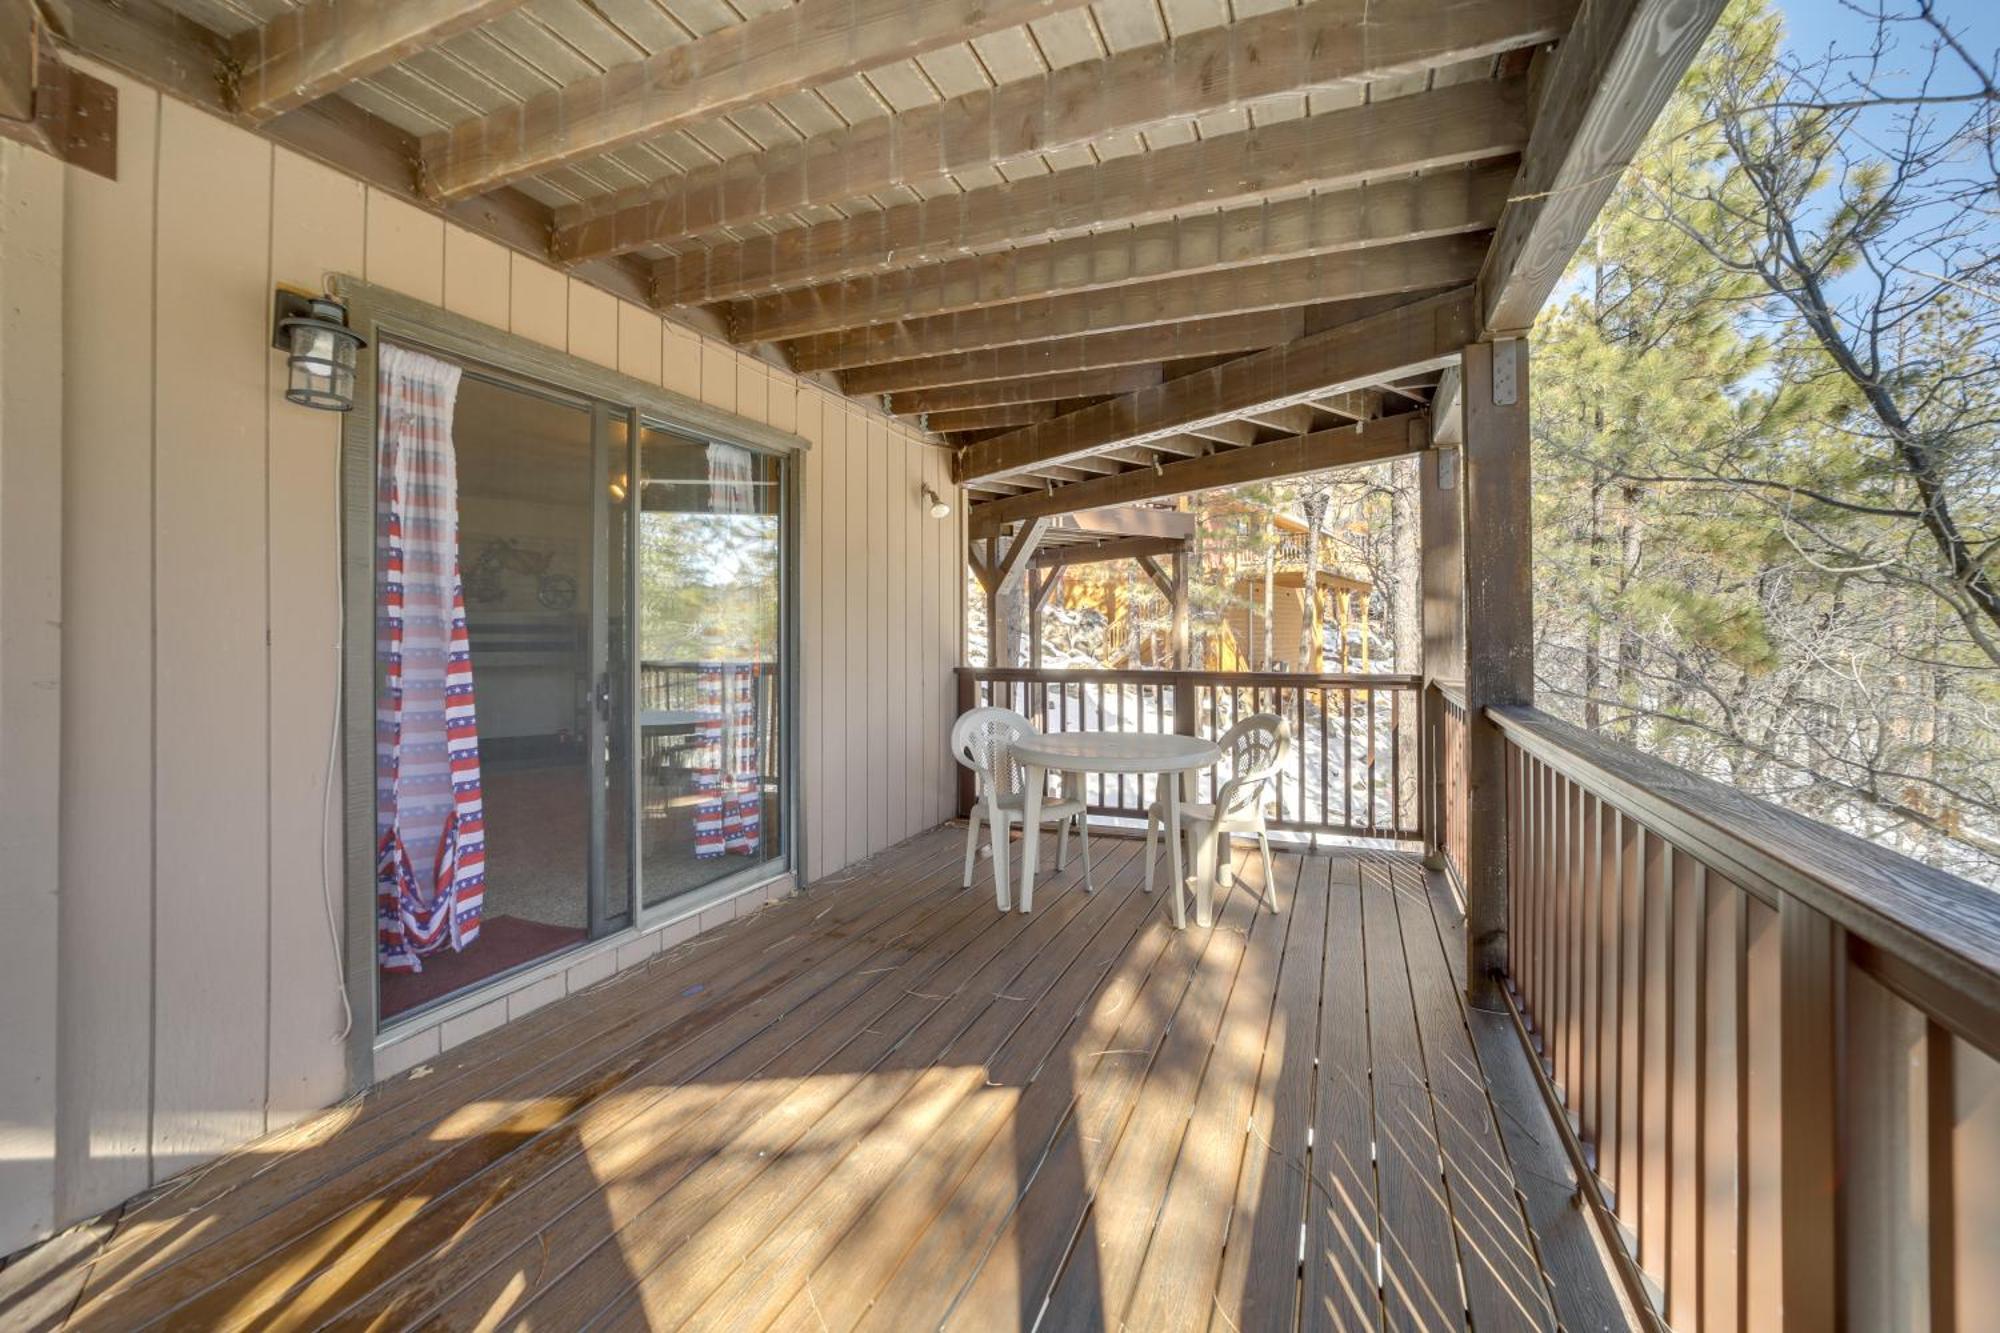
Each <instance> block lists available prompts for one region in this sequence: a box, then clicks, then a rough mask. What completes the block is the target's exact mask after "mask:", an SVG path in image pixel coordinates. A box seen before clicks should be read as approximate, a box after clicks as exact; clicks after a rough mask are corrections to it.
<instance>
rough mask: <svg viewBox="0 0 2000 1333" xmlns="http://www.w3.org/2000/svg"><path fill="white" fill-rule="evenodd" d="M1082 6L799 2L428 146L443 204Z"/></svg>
mask: <svg viewBox="0 0 2000 1333" xmlns="http://www.w3.org/2000/svg"><path fill="white" fill-rule="evenodd" d="M1082 3H1083V0H799V3H797V4H794V5H787V6H785V7H784V8H781V9H776V10H772V11H770V12H768V13H763V14H759V15H757V16H755V17H754V18H749V19H745V20H743V21H742V22H740V23H733V24H731V25H729V26H728V27H726V28H721V29H719V30H717V31H715V32H712V33H709V34H708V35H707V36H705V37H697V38H695V39H694V40H693V41H691V42H686V43H684V44H682V45H680V46H673V47H668V48H666V49H664V50H661V51H657V52H655V53H654V54H652V55H651V56H648V57H647V58H646V59H644V60H634V61H630V62H628V63H626V64H622V65H614V66H613V67H612V68H610V69H608V70H606V71H604V72H603V73H602V74H597V75H593V76H591V77H590V78H587V79H582V80H580V81H578V82H576V83H572V84H569V85H567V86H565V87H562V88H552V89H550V90H549V91H548V92H545V93H541V94H539V95H537V96H535V97H532V98H529V99H528V100H527V101H526V102H523V103H521V104H520V105H518V106H513V107H508V108H505V109H503V110H500V111H496V112H494V113H492V114H491V115H486V116H479V117H475V118H473V119H471V120H468V121H464V122H462V123H460V124H457V125H454V126H452V127H451V129H449V130H447V131H445V132H443V133H440V134H436V135H428V136H426V137H425V140H424V167H425V176H426V181H427V187H428V189H429V190H430V191H431V193H432V194H433V196H434V197H435V198H437V199H440V200H445V201H450V200H455V199H464V198H468V197H470V196H472V195H476V194H483V193H485V192H486V191H488V190H493V189H498V188H499V187H500V186H502V185H511V184H513V183H514V182H516V181H519V180H522V179H523V178H525V177H528V176H532V175H535V174H536V173H538V172H543V171H549V170H552V169H553V168H556V167H563V166H570V165H573V164H575V163H577V162H581V161H584V160H586V159H588V158H592V157H596V156H599V155H600V154H603V153H608V152H611V151H613V150H614V149H618V148H623V147H626V146H627V145H630V144H634V143H638V142H640V141H642V140H645V139H651V138H655V137H657V136H658V135H661V134H665V133H667V132H668V131H670V130H675V129H681V128H685V127H687V126H690V125H693V124H695V123H696V122H698V121H704V120H712V119H714V118H716V117H718V116H726V115H729V114H730V113H731V112H735V111H741V110H744V109H746V108H748V107H752V106H756V105H758V104H759V103H762V102H768V101H771V100H772V99H774V98H780V97H783V96H785V95H786V94H788V93H795V92H799V91H801V90H803V89H807V88H813V87H817V86H818V85H820V84H825V83H832V82H834V81H835V80H837V79H843V78H846V77H848V76H849V75H854V74H863V73H866V72H867V71H869V70H871V69H879V68H880V67H882V66H884V65H890V64H894V63H895V62H896V61H899V60H907V59H910V58H912V57H914V56H920V55H923V54H925V53H926V52H930V51H935V50H938V49H939V48H941V47H947V46H955V45H957V44H958V43H960V42H965V41H969V40H971V39H972V38H974V37H982V36H985V35H987V34H989V33H995V32H1000V31H1002V30H1004V29H1007V28H1014V27H1019V26H1021V25H1022V24H1024V23H1029V22H1031V21H1033V20H1035V19H1039V18H1045V17H1047V16H1049V15H1051V14H1056V13H1060V12H1062V11H1063V10H1066V9H1075V8H1078V7H1079V6H1080V5H1081V4H1082Z"/></svg>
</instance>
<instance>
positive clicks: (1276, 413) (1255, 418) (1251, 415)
mask: <svg viewBox="0 0 2000 1333" xmlns="http://www.w3.org/2000/svg"><path fill="white" fill-rule="evenodd" d="M1243 420H1245V421H1249V422H1254V423H1256V424H1257V425H1259V426H1263V427H1264V428H1265V429H1267V430H1275V431H1278V432H1279V433H1281V434H1284V435H1310V434H1311V433H1312V428H1313V426H1314V424H1315V423H1316V422H1317V421H1318V418H1317V417H1316V416H1315V415H1314V413H1313V410H1312V408H1311V407H1310V406H1308V405H1307V404H1305V403H1294V404H1292V405H1291V406H1290V407H1267V408H1265V409H1264V410H1263V411H1261V412H1245V413H1244V414H1243Z"/></svg>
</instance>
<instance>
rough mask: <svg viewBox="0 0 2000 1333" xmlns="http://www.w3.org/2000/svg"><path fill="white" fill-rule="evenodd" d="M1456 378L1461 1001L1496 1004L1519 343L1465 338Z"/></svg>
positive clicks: (1526, 699) (1517, 500)
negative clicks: (1496, 712)
mask: <svg viewBox="0 0 2000 1333" xmlns="http://www.w3.org/2000/svg"><path fill="white" fill-rule="evenodd" d="M1462 381H1463V386H1464V387H1463V390H1462V392H1461V393H1460V395H1459V403H1460V410H1461V411H1462V412H1463V414H1464V417H1463V431H1464V444H1463V449H1464V455H1465V457H1464V466H1463V467H1462V468H1461V469H1460V471H1461V474H1462V475H1461V476H1460V478H1459V514H1460V533H1461V536H1462V540H1461V542H1460V550H1459V558H1460V564H1459V572H1460V587H1461V588H1462V589H1463V593H1464V606H1465V614H1464V622H1463V624H1464V635H1465V639H1464V643H1465V709H1466V763H1465V784H1466V792H1465V824H1466V827H1465V834H1466V839H1465V848H1466V862H1467V864H1466V865H1465V866H1464V873H1465V938H1466V968H1465V975H1466V1002H1467V1003H1468V1004H1471V1005H1473V1006H1474V1007H1476V1008H1482V1009H1497V1008H1499V1007H1500V1006H1501V1003H1502V1001H1501V998H1500V993H1499V987H1498V984H1497V982H1496V980H1495V977H1496V976H1497V975H1498V974H1499V973H1501V972H1503V971H1504V970H1505V969H1506V966H1507V746H1506V742H1505V740H1504V739H1503V738H1502V736H1501V734H1500V729H1499V728H1498V727H1496V726H1495V725H1494V724H1493V722H1492V721H1491V719H1489V718H1488V717H1487V716H1486V710H1487V709H1488V708H1491V707H1495V706H1499V705H1507V704H1526V703H1532V702H1534V697H1535V656H1534V654H1535V641H1534V632H1533V631H1534V626H1533V619H1534V590H1533V584H1532V582H1531V577H1530V575H1531V570H1530V560H1529V553H1530V551H1531V550H1532V533H1531V531H1530V527H1529V524H1530V513H1529V504H1530V501H1531V484H1530V476H1529V462H1528V344H1527V341H1526V340H1525V339H1518V338H1516V339H1506V340H1502V341H1498V342H1491V343H1474V344H1473V345H1471V346H1470V347H1467V348H1466V349H1465V356H1464V359H1463V370H1462Z"/></svg>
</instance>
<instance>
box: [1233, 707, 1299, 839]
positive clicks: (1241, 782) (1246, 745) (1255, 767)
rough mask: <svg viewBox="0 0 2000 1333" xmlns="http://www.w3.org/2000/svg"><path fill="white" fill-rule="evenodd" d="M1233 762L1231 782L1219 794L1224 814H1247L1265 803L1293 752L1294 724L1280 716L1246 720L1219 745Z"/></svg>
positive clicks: (1256, 716) (1269, 715) (1234, 728)
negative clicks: (1272, 786) (1270, 788)
mask: <svg viewBox="0 0 2000 1333" xmlns="http://www.w3.org/2000/svg"><path fill="white" fill-rule="evenodd" d="M1216 744H1217V746H1218V748H1220V749H1221V751H1222V753H1223V756H1224V757H1225V758H1226V759H1227V760H1228V761H1229V779H1228V781H1226V782H1224V783H1223V784H1222V787H1221V789H1220V790H1218V791H1217V792H1216V794H1215V804H1216V808H1217V809H1218V810H1220V811H1221V812H1222V813H1223V814H1231V815H1234V814H1247V813H1248V812H1250V811H1251V810H1254V809H1256V808H1257V806H1258V805H1259V804H1261V803H1262V802H1263V801H1264V799H1265V793H1266V789H1267V788H1269V787H1270V786H1271V784H1272V783H1273V782H1274V781H1275V780H1276V778H1277V776H1278V774H1279V773H1280V772H1281V771H1282V770H1283V769H1284V767H1285V760H1286V759H1287V758H1288V757H1289V756H1290V755H1291V752H1292V724H1291V723H1289V722H1287V721H1286V720H1285V719H1284V718H1282V717H1279V716H1278V715H1277V714H1276V713H1258V714H1256V715H1255V716H1252V717H1246V718H1244V719H1243V720H1242V721H1241V722H1238V723H1237V724H1236V725H1235V726H1233V727H1231V728H1230V729H1229V730H1228V731H1225V732H1223V733H1222V739H1221V740H1220V741H1218V742H1216Z"/></svg>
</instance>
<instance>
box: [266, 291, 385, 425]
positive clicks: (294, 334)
mask: <svg viewBox="0 0 2000 1333" xmlns="http://www.w3.org/2000/svg"><path fill="white" fill-rule="evenodd" d="M272 323H273V326H274V327H273V329H272V332H271V346H273V347H275V348H277V349H278V350H279V351H281V352H283V353H285V364H286V365H287V366H289V367H291V371H292V378H291V382H290V383H289V384H287V385H286V386H285V398H286V401H288V402H294V403H297V404H298V405H299V406H301V407H317V408H319V409H320V410H322V411H326V412H347V411H351V410H353V407H354V355H355V353H356V352H359V351H360V350H361V349H362V348H364V347H366V346H367V345H368V344H367V343H365V342H363V341H362V339H361V335H359V334H358V333H356V332H354V330H352V329H350V328H348V327H347V307H346V306H345V305H344V304H342V303H341V302H340V301H338V300H335V299H334V298H333V297H331V296H308V295H306V294H305V293H303V292H295V291H291V290H289V289H287V288H284V287H280V288H279V289H278V295H277V299H276V301H275V303H274V313H273V315H272Z"/></svg>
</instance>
